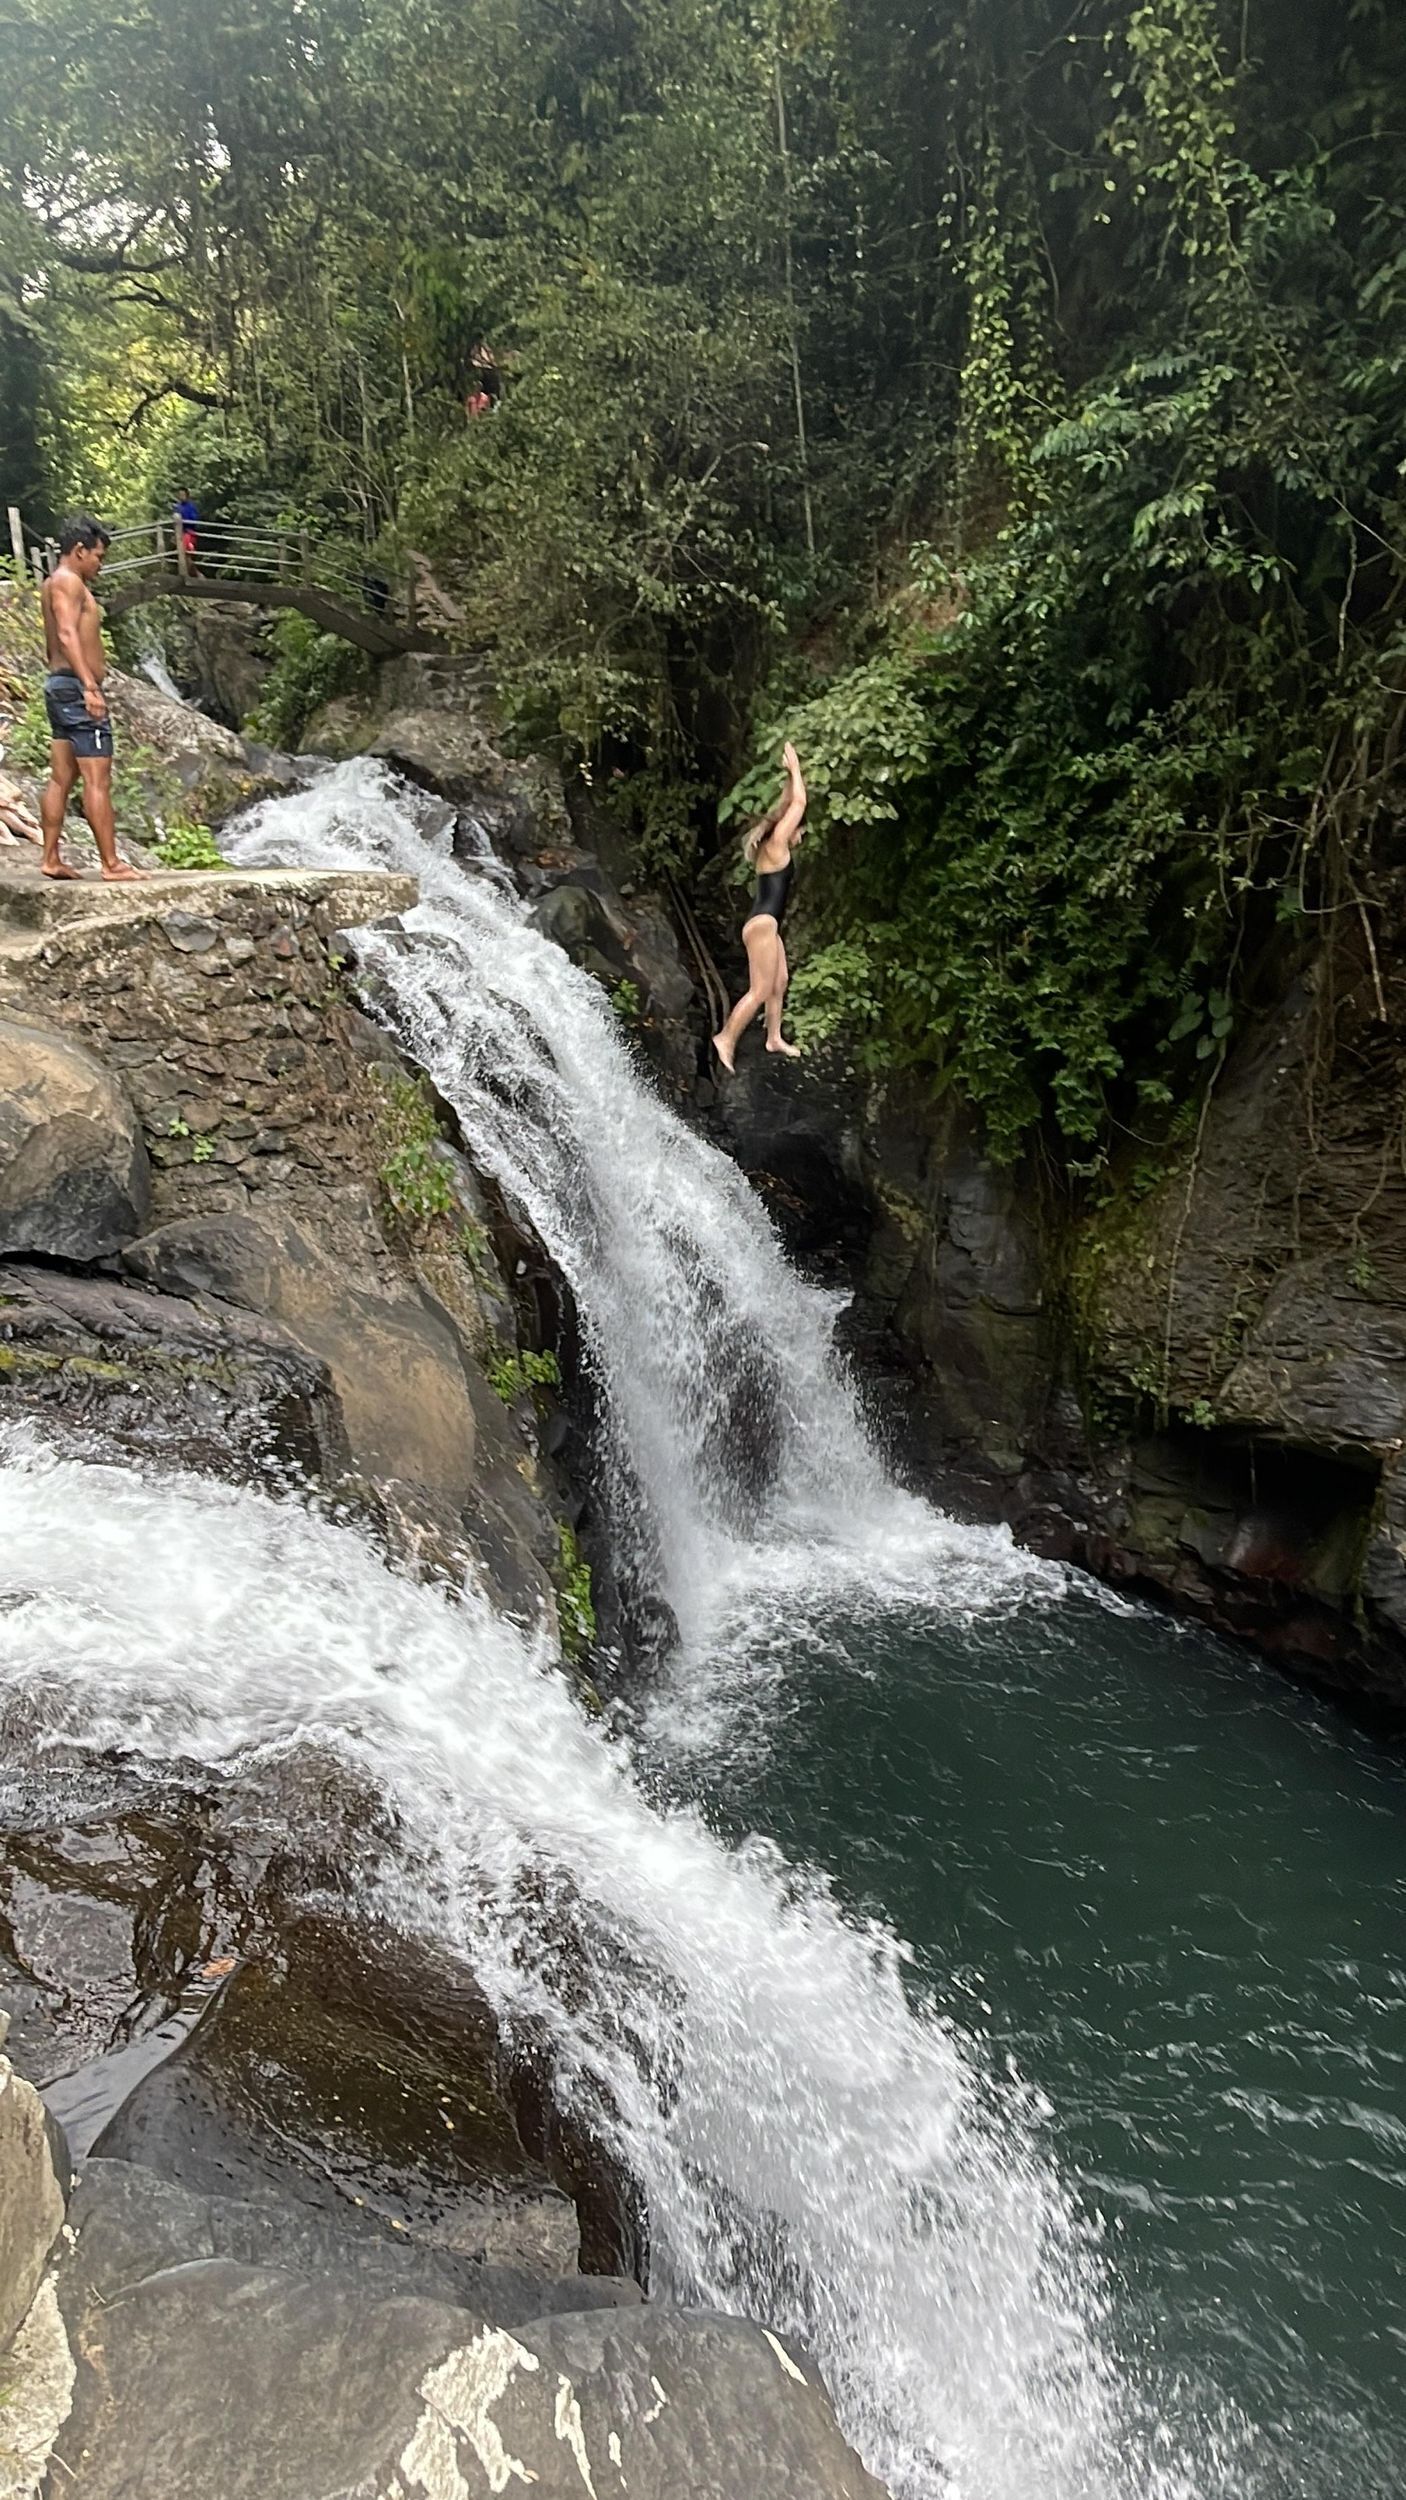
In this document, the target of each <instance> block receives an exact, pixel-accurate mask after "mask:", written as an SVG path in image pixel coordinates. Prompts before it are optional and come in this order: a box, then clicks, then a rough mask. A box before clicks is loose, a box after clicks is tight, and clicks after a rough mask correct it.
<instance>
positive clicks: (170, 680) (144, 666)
mask: <svg viewBox="0 0 1406 2500" xmlns="http://www.w3.org/2000/svg"><path fill="white" fill-rule="evenodd" d="M132 635H133V640H134V643H135V645H136V650H137V661H138V666H139V667H140V669H141V672H142V675H143V677H146V678H149V679H150V681H151V683H152V685H153V686H155V688H156V690H157V693H158V694H164V695H166V696H168V697H169V698H170V700H171V702H172V703H184V702H185V696H184V695H183V694H182V692H181V690H180V687H179V686H178V685H177V684H176V681H175V679H174V677H173V676H172V675H171V672H170V669H169V668H168V667H167V665H166V653H165V650H164V648H163V646H162V642H161V637H160V635H159V634H158V632H157V630H156V627H155V626H154V625H153V623H152V622H151V619H150V618H149V617H147V616H144V615H143V614H142V612H141V610H140V609H138V611H137V614H136V615H135V616H134V617H133V619H132Z"/></svg>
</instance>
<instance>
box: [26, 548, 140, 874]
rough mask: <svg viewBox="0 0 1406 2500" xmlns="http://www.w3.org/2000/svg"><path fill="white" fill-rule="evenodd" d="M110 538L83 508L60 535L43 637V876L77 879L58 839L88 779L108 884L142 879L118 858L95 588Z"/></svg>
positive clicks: (90, 815)
mask: <svg viewBox="0 0 1406 2500" xmlns="http://www.w3.org/2000/svg"><path fill="white" fill-rule="evenodd" d="M111 543H112V542H111V539H110V537H109V534H108V532H107V531H106V530H105V529H104V528H103V527H102V524H101V523H100V522H98V521H95V520H94V519H93V518H92V516H91V514H89V513H86V512H80V513H77V514H75V516H74V517H73V519H72V520H69V521H65V523H64V525H63V528H62V529H61V530H60V532H59V561H58V564H57V567H56V568H55V570H54V571H53V572H52V573H51V574H50V575H49V578H48V580H47V581H46V582H45V584H44V591H43V602H42V604H43V609H44V642H45V647H46V649H47V652H48V658H49V674H48V676H47V677H46V678H45V680H44V709H45V710H46V712H47V713H48V715H49V734H50V738H51V741H52V743H51V745H50V748H49V779H48V782H47V783H46V785H45V788H44V790H43V793H42V795H41V797H40V800H39V814H40V818H41V820H42V822H43V826H44V857H43V860H42V862H41V869H42V873H43V874H44V875H45V876H46V877H59V878H74V877H76V876H77V874H78V870H77V869H76V868H70V867H68V866H67V865H66V863H65V861H64V858H63V854H62V851H61V850H60V847H59V846H60V843H61V842H62V839H63V820H64V816H65V814H66V813H67V809H68V802H69V799H70V797H71V796H72V793H73V785H74V783H75V782H76V781H79V780H81V781H82V784H83V813H84V815H85V817H86V818H87V820H88V829H89V831H90V833H91V834H92V837H93V840H94V841H95V842H96V844H97V846H98V857H99V859H100V860H101V861H102V869H103V875H104V877H106V878H107V879H108V880H109V882H110V883H117V882H119V881H121V882H123V883H125V882H126V881H127V880H128V879H129V878H132V877H137V876H140V874H141V871H140V869H137V868H130V867H129V866H128V864H127V862H126V860H125V859H122V858H119V856H118V850H117V828H116V825H115V824H114V822H113V814H112V723H111V721H110V720H109V719H108V716H107V700H106V697H105V696H104V694H103V679H104V678H105V677H106V675H107V660H106V657H105V655H104V652H103V629H102V618H101V616H100V615H99V613H98V603H97V601H96V599H95V598H94V597H93V590H92V585H93V583H94V582H95V581H96V580H97V578H98V575H99V573H100V572H101V571H102V569H103V557H104V556H105V555H106V553H107V550H108V548H109V546H110V545H111Z"/></svg>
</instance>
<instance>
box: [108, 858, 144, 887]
mask: <svg viewBox="0 0 1406 2500" xmlns="http://www.w3.org/2000/svg"><path fill="white" fill-rule="evenodd" d="M145 875H146V870H145V869H144V868H134V867H133V866H132V863H131V861H130V860H129V859H119V860H118V861H117V862H116V863H115V864H114V866H113V867H111V868H105V869H104V870H103V883H104V885H133V884H135V883H136V881H137V879H138V878H139V877H144V876H145Z"/></svg>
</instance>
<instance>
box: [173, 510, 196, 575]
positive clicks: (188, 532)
mask: <svg viewBox="0 0 1406 2500" xmlns="http://www.w3.org/2000/svg"><path fill="white" fill-rule="evenodd" d="M176 519H177V521H178V523H179V525H180V532H181V546H182V547H183V549H184V551H185V553H186V555H187V556H189V558H190V560H191V562H192V564H193V563H194V561H195V557H196V554H197V552H198V549H199V544H200V540H199V534H198V533H199V528H200V512H199V508H198V506H197V504H196V502H195V500H194V497H193V496H191V495H190V494H184V495H182V497H181V500H180V502H179V503H178V504H177V506H176Z"/></svg>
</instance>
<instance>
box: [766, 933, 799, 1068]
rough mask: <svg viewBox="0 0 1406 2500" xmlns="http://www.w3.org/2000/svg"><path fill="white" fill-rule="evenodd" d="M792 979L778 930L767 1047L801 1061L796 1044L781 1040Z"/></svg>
mask: <svg viewBox="0 0 1406 2500" xmlns="http://www.w3.org/2000/svg"><path fill="white" fill-rule="evenodd" d="M790 978H791V972H790V967H789V965H788V964H787V961H786V948H785V945H784V943H783V941H782V937H781V932H780V930H779V929H778V930H777V933H776V971H775V973H774V975H773V977H772V984H771V996H770V998H769V999H768V1000H767V1002H766V1046H767V1049H768V1050H770V1051H776V1052H779V1053H780V1055H781V1057H782V1058H783V1059H799V1057H800V1055H801V1054H800V1052H799V1051H798V1050H797V1048H796V1045H795V1043H794V1042H783V1040H782V1039H781V1010H782V1008H783V1007H784V1006H785V1004H786V984H787V982H788V981H789V980H790Z"/></svg>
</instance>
